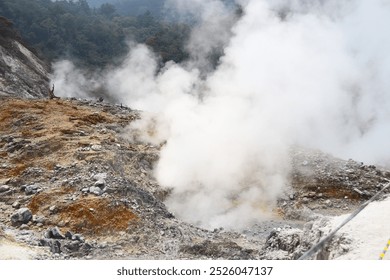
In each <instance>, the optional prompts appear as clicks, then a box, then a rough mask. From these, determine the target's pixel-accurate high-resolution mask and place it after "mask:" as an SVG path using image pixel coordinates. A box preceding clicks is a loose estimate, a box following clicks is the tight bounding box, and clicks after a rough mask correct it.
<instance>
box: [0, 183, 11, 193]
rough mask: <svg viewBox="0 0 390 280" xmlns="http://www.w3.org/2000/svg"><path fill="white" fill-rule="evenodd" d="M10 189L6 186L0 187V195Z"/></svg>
mask: <svg viewBox="0 0 390 280" xmlns="http://www.w3.org/2000/svg"><path fill="white" fill-rule="evenodd" d="M10 189H11V187H10V186H8V185H2V186H0V193H3V192H7V191H9V190H10Z"/></svg>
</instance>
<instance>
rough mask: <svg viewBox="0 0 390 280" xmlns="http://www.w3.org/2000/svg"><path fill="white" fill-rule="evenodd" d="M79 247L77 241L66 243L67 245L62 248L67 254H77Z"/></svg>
mask: <svg viewBox="0 0 390 280" xmlns="http://www.w3.org/2000/svg"><path fill="white" fill-rule="evenodd" d="M80 247H81V244H80V242H79V241H71V242H69V241H68V243H66V244H65V245H64V248H65V249H66V250H67V251H69V252H77V251H79V249H80Z"/></svg>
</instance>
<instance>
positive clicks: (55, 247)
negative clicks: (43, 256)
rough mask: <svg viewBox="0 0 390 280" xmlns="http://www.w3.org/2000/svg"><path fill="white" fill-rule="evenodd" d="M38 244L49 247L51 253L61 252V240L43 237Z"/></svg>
mask: <svg viewBox="0 0 390 280" xmlns="http://www.w3.org/2000/svg"><path fill="white" fill-rule="evenodd" d="M38 245H40V246H45V247H50V251H51V252H52V253H53V254H60V253H61V242H60V241H58V240H53V239H47V238H44V239H41V240H39V243H38Z"/></svg>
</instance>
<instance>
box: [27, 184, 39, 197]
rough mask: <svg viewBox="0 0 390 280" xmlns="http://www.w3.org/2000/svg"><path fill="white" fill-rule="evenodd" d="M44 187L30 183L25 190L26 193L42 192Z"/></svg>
mask: <svg viewBox="0 0 390 280" xmlns="http://www.w3.org/2000/svg"><path fill="white" fill-rule="evenodd" d="M41 190H42V189H41V188H40V187H39V186H38V185H29V186H26V187H25V189H24V192H25V194H26V195H32V194H36V193H38V192H40V191H41Z"/></svg>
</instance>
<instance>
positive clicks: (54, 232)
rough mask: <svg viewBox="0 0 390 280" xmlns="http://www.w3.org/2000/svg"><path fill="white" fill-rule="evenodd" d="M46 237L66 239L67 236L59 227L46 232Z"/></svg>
mask: <svg viewBox="0 0 390 280" xmlns="http://www.w3.org/2000/svg"><path fill="white" fill-rule="evenodd" d="M45 237H46V238H49V239H65V236H64V235H63V234H62V233H61V231H60V230H59V228H58V227H54V228H50V229H49V230H48V231H47V232H46V234H45Z"/></svg>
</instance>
